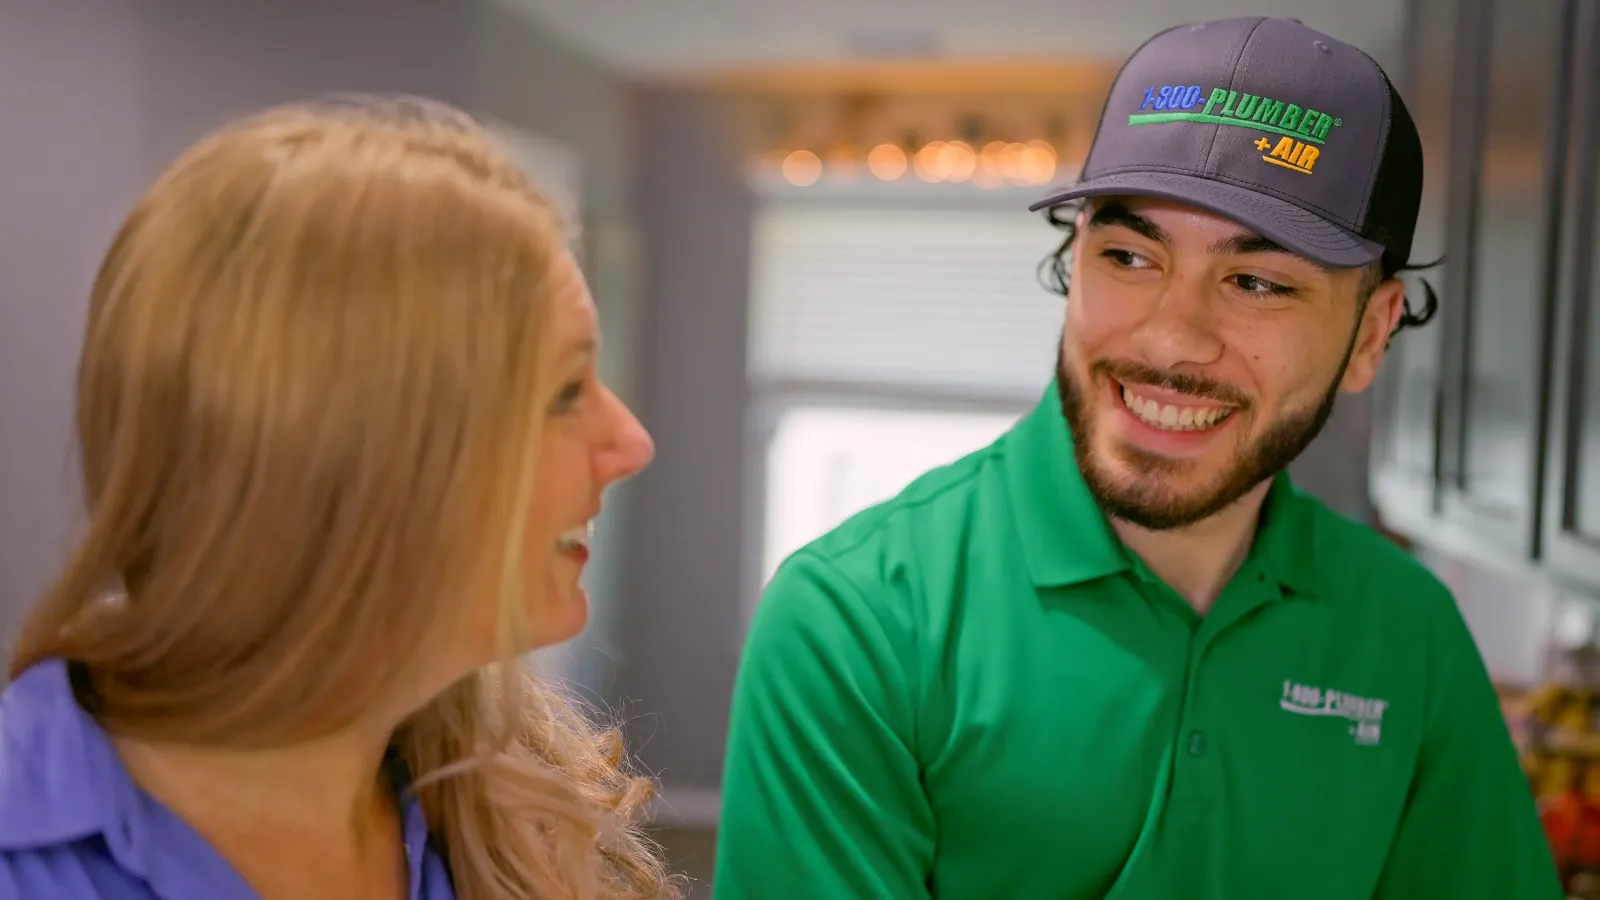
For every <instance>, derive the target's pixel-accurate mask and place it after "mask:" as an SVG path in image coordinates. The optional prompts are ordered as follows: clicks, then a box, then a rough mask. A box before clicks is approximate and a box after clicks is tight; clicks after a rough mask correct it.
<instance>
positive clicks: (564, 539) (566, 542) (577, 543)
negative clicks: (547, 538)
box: [556, 522, 594, 552]
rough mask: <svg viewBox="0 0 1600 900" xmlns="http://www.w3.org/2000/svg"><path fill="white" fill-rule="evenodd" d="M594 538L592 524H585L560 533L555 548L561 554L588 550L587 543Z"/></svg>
mask: <svg viewBox="0 0 1600 900" xmlns="http://www.w3.org/2000/svg"><path fill="white" fill-rule="evenodd" d="M593 537H594V523H593V522H585V523H584V524H582V525H579V526H578V527H577V528H568V529H567V530H566V531H563V532H561V537H560V538H558V539H557V540H556V547H557V548H558V549H560V550H562V551H563V552H565V551H567V550H578V549H583V550H587V549H589V541H590V539H592V538H593Z"/></svg>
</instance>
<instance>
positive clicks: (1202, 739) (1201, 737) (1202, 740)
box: [1189, 731, 1206, 756]
mask: <svg viewBox="0 0 1600 900" xmlns="http://www.w3.org/2000/svg"><path fill="white" fill-rule="evenodd" d="M1189 755H1190V756H1205V755H1206V734H1205V732H1203V731H1191V732H1189Z"/></svg>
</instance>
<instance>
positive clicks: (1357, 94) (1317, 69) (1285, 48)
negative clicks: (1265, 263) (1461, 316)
mask: <svg viewBox="0 0 1600 900" xmlns="http://www.w3.org/2000/svg"><path fill="white" fill-rule="evenodd" d="M1106 195H1124V196H1146V197H1161V198H1165V199H1168V200H1174V201H1177V202H1180V203H1186V204H1189V205H1192V206H1195V207H1199V208H1201V209H1205V210H1209V211H1211V212H1214V213H1216V214H1218V215H1222V216H1226V217H1228V218H1230V219H1232V220H1234V221H1236V222H1238V223H1239V224H1241V225H1243V226H1245V227H1247V228H1250V229H1251V230H1253V231H1256V232H1257V233H1259V234H1260V235H1261V236H1262V237H1265V238H1267V239H1269V240H1271V241H1273V242H1275V243H1277V244H1279V245H1281V246H1282V247H1284V248H1285V249H1287V250H1289V251H1291V252H1293V253H1296V254H1299V255H1301V256H1303V257H1305V258H1306V259H1309V260H1312V261H1313V262H1316V263H1320V264H1322V265H1325V266H1329V267H1333V268H1346V267H1354V266H1363V265H1366V264H1368V263H1371V262H1374V261H1375V260H1378V259H1379V258H1385V259H1387V260H1389V261H1390V262H1391V263H1393V264H1394V265H1399V264H1402V263H1404V262H1406V261H1407V260H1408V259H1409V257H1410V253H1411V239H1412V234H1413V232H1414V231H1415V230H1416V224H1417V209H1418V206H1419V205H1420V203H1421V199H1422V142H1421V140H1420V139H1419V138H1418V137H1417V129H1416V125H1415V124H1413V123H1412V121H1411V115H1410V113H1408V112H1407V111H1406V108H1405V104H1404V103H1403V102H1401V100H1400V96H1399V94H1398V93H1396V92H1395V89H1394V86H1393V85H1392V84H1390V82H1389V79H1388V77H1387V76H1386V75H1384V73H1383V70H1382V69H1381V68H1379V67H1378V64H1377V63H1376V62H1374V61H1373V60H1372V58H1371V57H1369V56H1367V55H1366V54H1365V53H1363V52H1361V51H1360V50H1358V49H1356V48H1355V47H1352V46H1350V45H1349V44H1345V43H1343V42H1341V41H1337V40H1334V39H1333V38H1331V37H1328V36H1327V35H1325V34H1322V33H1320V32H1317V31H1314V30H1312V29H1310V28H1307V27H1306V26H1304V25H1302V24H1300V23H1299V22H1298V21H1295V20H1292V19H1271V18H1259V17H1256V18H1240V19H1224V20H1220V21H1214V22H1205V23H1202V24H1198V25H1183V26H1180V27H1177V28H1173V29H1171V30H1168V31H1164V32H1162V33H1161V34H1158V35H1156V36H1155V37H1153V38H1151V39H1150V40H1149V41H1147V42H1145V44H1144V45H1143V46H1142V47H1140V48H1139V49H1138V50H1137V51H1136V52H1135V53H1134V54H1133V56H1132V57H1131V58H1129V60H1128V61H1127V62H1126V63H1124V64H1123V67H1122V70H1121V71H1120V72H1119V73H1118V74H1117V78H1116V81H1115V83H1114V84H1113V85H1112V87H1111V93H1110V95H1109V96H1108V97H1107V99H1106V106H1105V111H1104V112H1103V113H1102V114H1101V119H1100V127H1099V130H1098V131H1097V132H1096V133H1095V138H1094V144H1093V145H1092V146H1091V147H1090V150H1089V158H1088V160H1087V161H1086V162H1085V164H1084V167H1083V174H1082V178H1081V180H1080V181H1079V182H1078V183H1077V184H1075V185H1073V186H1072V187H1069V188H1066V189H1064V190H1061V191H1059V192H1057V193H1055V194H1053V195H1052V196H1051V197H1049V198H1048V199H1046V200H1042V201H1040V202H1038V203H1035V204H1034V205H1033V206H1031V207H1029V208H1030V209H1033V210H1039V209H1044V208H1046V207H1050V206H1055V205H1058V204H1060V203H1064V202H1066V201H1068V200H1075V199H1078V198H1081V197H1095V196H1106Z"/></svg>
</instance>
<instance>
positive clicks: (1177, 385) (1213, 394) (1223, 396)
mask: <svg viewBox="0 0 1600 900" xmlns="http://www.w3.org/2000/svg"><path fill="white" fill-rule="evenodd" d="M1089 371H1090V373H1091V374H1095V375H1104V376H1105V377H1107V378H1110V379H1112V380H1114V381H1117V382H1119V383H1121V384H1124V385H1130V386H1131V385H1137V384H1145V385H1149V386H1150V387H1157V388H1161V389H1163V390H1168V391H1175V392H1177V393H1180V394H1188V395H1189V396H1191V397H1200V398H1202V399H1205V400H1211V401H1214V402H1216V403H1221V404H1224V405H1227V406H1232V407H1236V408H1238V409H1248V408H1249V407H1250V405H1251V401H1250V398H1249V396H1247V395H1246V394H1245V393H1244V392H1243V391H1241V390H1239V389H1238V388H1236V387H1234V386H1232V385H1230V384H1227V383H1226V382H1222V381H1215V380H1213V379H1210V378H1202V377H1200V376H1198V375H1190V374H1187V373H1184V372H1163V371H1161V370H1160V369H1157V368H1154V367H1153V366H1147V365H1144V364H1143V363H1137V362H1133V361H1132V360H1124V359H1100V360H1095V362H1094V364H1093V365H1092V366H1090V367H1089Z"/></svg>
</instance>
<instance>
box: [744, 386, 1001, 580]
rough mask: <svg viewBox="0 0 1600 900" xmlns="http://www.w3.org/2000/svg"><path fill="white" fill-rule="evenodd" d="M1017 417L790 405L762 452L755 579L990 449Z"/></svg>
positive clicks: (991, 414) (936, 411)
mask: <svg viewBox="0 0 1600 900" xmlns="http://www.w3.org/2000/svg"><path fill="white" fill-rule="evenodd" d="M1016 419H1017V416H1016V415H1014V414H1006V413H981V412H960V411H954V410H895V409H870V408H864V407H840V406H797V407H794V408H791V409H789V410H787V411H785V413H784V414H783V415H782V416H780V417H779V419H778V426H777V429H776V431H775V432H774V433H773V435H772V439H771V443H770V444H769V445H768V449H767V465H766V470H767V484H766V503H765V507H766V521H765V523H764V528H765V532H766V546H765V547H764V548H763V553H762V556H763V565H762V573H761V580H762V581H763V582H764V581H766V580H767V579H768V578H771V577H772V573H773V572H774V571H776V570H777V568H778V564H779V563H781V562H783V560H784V559H786V558H787V557H788V556H789V555H790V554H791V553H793V552H794V551H796V550H798V549H800V548H801V547H803V546H805V544H806V543H808V542H810V541H811V540H813V539H814V538H817V537H820V536H821V535H823V534H824V533H826V532H827V531H828V530H829V529H830V528H833V527H834V526H835V525H838V524H839V523H840V522H843V521H844V520H845V519H847V518H849V517H850V516H851V515H853V514H855V513H857V512H859V511H861V510H863V509H865V508H867V507H868V506H871V505H873V504H875V503H880V502H882V501H884V500H888V499H889V498H891V497H893V496H894V495H895V494H898V493H899V492H900V491H901V490H902V489H903V488H905V487H906V485H908V484H910V483H911V482H912V481H913V480H915V479H916V478H917V476H919V475H921V474H922V473H924V472H926V471H928V470H929V469H933V468H936V467H938V466H942V465H946V464H948V463H952V462H955V461H956V460H957V459H960V458H961V457H962V456H965V455H966V454H968V453H971V452H972V451H974V450H977V449H980V448H982V447H985V446H988V445H989V444H990V443H993V442H994V440H995V439H996V438H998V437H999V436H1000V435H1001V434H1002V433H1004V432H1005V430H1006V429H1007V428H1010V427H1011V425H1012V424H1013V423H1014V422H1016Z"/></svg>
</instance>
